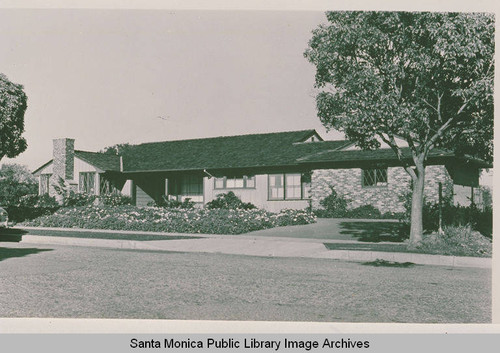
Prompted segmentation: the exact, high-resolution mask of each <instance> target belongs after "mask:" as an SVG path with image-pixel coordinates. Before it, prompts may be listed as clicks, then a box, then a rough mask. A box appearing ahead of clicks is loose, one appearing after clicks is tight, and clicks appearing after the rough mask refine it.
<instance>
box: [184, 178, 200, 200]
mask: <svg viewBox="0 0 500 353" xmlns="http://www.w3.org/2000/svg"><path fill="white" fill-rule="evenodd" d="M181 195H203V178H202V177H200V176H196V175H186V176H183V177H182V180H181Z"/></svg>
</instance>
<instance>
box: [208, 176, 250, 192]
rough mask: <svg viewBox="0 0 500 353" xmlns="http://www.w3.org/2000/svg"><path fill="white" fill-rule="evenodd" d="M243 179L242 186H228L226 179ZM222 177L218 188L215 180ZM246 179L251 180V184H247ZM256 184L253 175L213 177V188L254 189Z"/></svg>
mask: <svg viewBox="0 0 500 353" xmlns="http://www.w3.org/2000/svg"><path fill="white" fill-rule="evenodd" d="M228 178H229V179H243V186H242V187H228V186H227V179H228ZM221 179H222V187H221V188H219V187H217V180H219V181H220V180H221ZM248 180H253V186H248ZM256 185H257V182H256V180H255V175H243V176H242V177H241V178H239V176H236V177H227V176H223V177H221V178H217V177H214V190H226V189H227V190H234V189H238V190H241V189H255V188H256Z"/></svg>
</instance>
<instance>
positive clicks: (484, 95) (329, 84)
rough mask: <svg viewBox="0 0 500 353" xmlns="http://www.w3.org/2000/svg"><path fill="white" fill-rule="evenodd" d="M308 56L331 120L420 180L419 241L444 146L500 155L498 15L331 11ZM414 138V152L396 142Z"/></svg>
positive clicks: (322, 108)
mask: <svg viewBox="0 0 500 353" xmlns="http://www.w3.org/2000/svg"><path fill="white" fill-rule="evenodd" d="M326 17H327V19H328V24H324V25H320V26H319V27H318V28H317V29H315V30H314V31H313V36H312V39H311V40H310V42H309V47H308V48H307V49H306V51H305V53H304V56H305V57H306V59H308V60H309V61H310V62H311V63H312V64H314V65H315V67H316V76H315V81H316V83H315V86H316V88H317V89H318V91H319V92H318V94H317V96H316V104H317V110H318V116H319V118H320V120H321V122H322V123H323V125H324V126H325V127H326V128H328V129H331V128H335V129H338V130H340V131H342V132H344V134H345V135H346V137H347V138H348V139H350V140H351V141H354V142H355V143H356V144H357V145H358V146H359V147H360V148H362V149H368V150H370V149H376V148H378V147H380V142H379V140H380V141H383V142H385V143H386V144H387V145H389V146H390V147H391V148H392V150H393V151H394V152H395V154H396V156H397V157H398V159H399V161H400V163H401V165H402V166H403V167H404V168H405V170H406V171H407V173H408V174H409V175H410V176H411V180H412V185H413V186H412V207H411V230H410V244H412V245H415V244H417V243H418V242H420V241H421V239H422V232H423V227H422V205H423V192H424V182H425V166H426V162H427V156H428V155H429V152H430V151H431V150H432V149H433V148H435V147H442V148H449V149H453V150H455V151H456V152H457V153H465V152H467V153H471V154H474V155H476V156H477V157H481V158H483V159H486V160H488V161H491V160H492V153H493V151H492V150H493V145H492V137H493V128H492V126H493V76H494V27H495V23H494V17H493V15H491V14H484V13H474V14H467V13H430V12H420V13H419V12H411V13H410V12H328V13H327V14H326ZM397 138H402V139H403V140H405V141H406V142H407V143H408V146H409V150H410V152H411V157H410V158H405V155H404V153H403V152H404V151H403V150H402V148H401V147H399V146H398V144H397V143H396V140H397Z"/></svg>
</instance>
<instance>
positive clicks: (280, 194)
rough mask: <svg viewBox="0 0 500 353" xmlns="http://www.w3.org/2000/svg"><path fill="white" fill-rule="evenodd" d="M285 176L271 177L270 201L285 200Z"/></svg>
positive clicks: (272, 175)
mask: <svg viewBox="0 0 500 353" xmlns="http://www.w3.org/2000/svg"><path fill="white" fill-rule="evenodd" d="M283 179H284V176H283V174H270V175H269V200H283V199H284V198H285V189H284V187H285V183H284V181H283Z"/></svg>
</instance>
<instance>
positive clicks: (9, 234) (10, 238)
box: [0, 228, 28, 243]
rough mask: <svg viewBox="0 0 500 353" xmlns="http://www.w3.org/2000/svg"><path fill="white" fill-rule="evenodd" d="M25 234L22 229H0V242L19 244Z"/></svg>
mask: <svg viewBox="0 0 500 353" xmlns="http://www.w3.org/2000/svg"><path fill="white" fill-rule="evenodd" d="M27 233H28V231H26V230H24V229H13V228H0V242H12V243H19V242H20V241H21V240H22V237H23V235H24V234H27Z"/></svg>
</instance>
